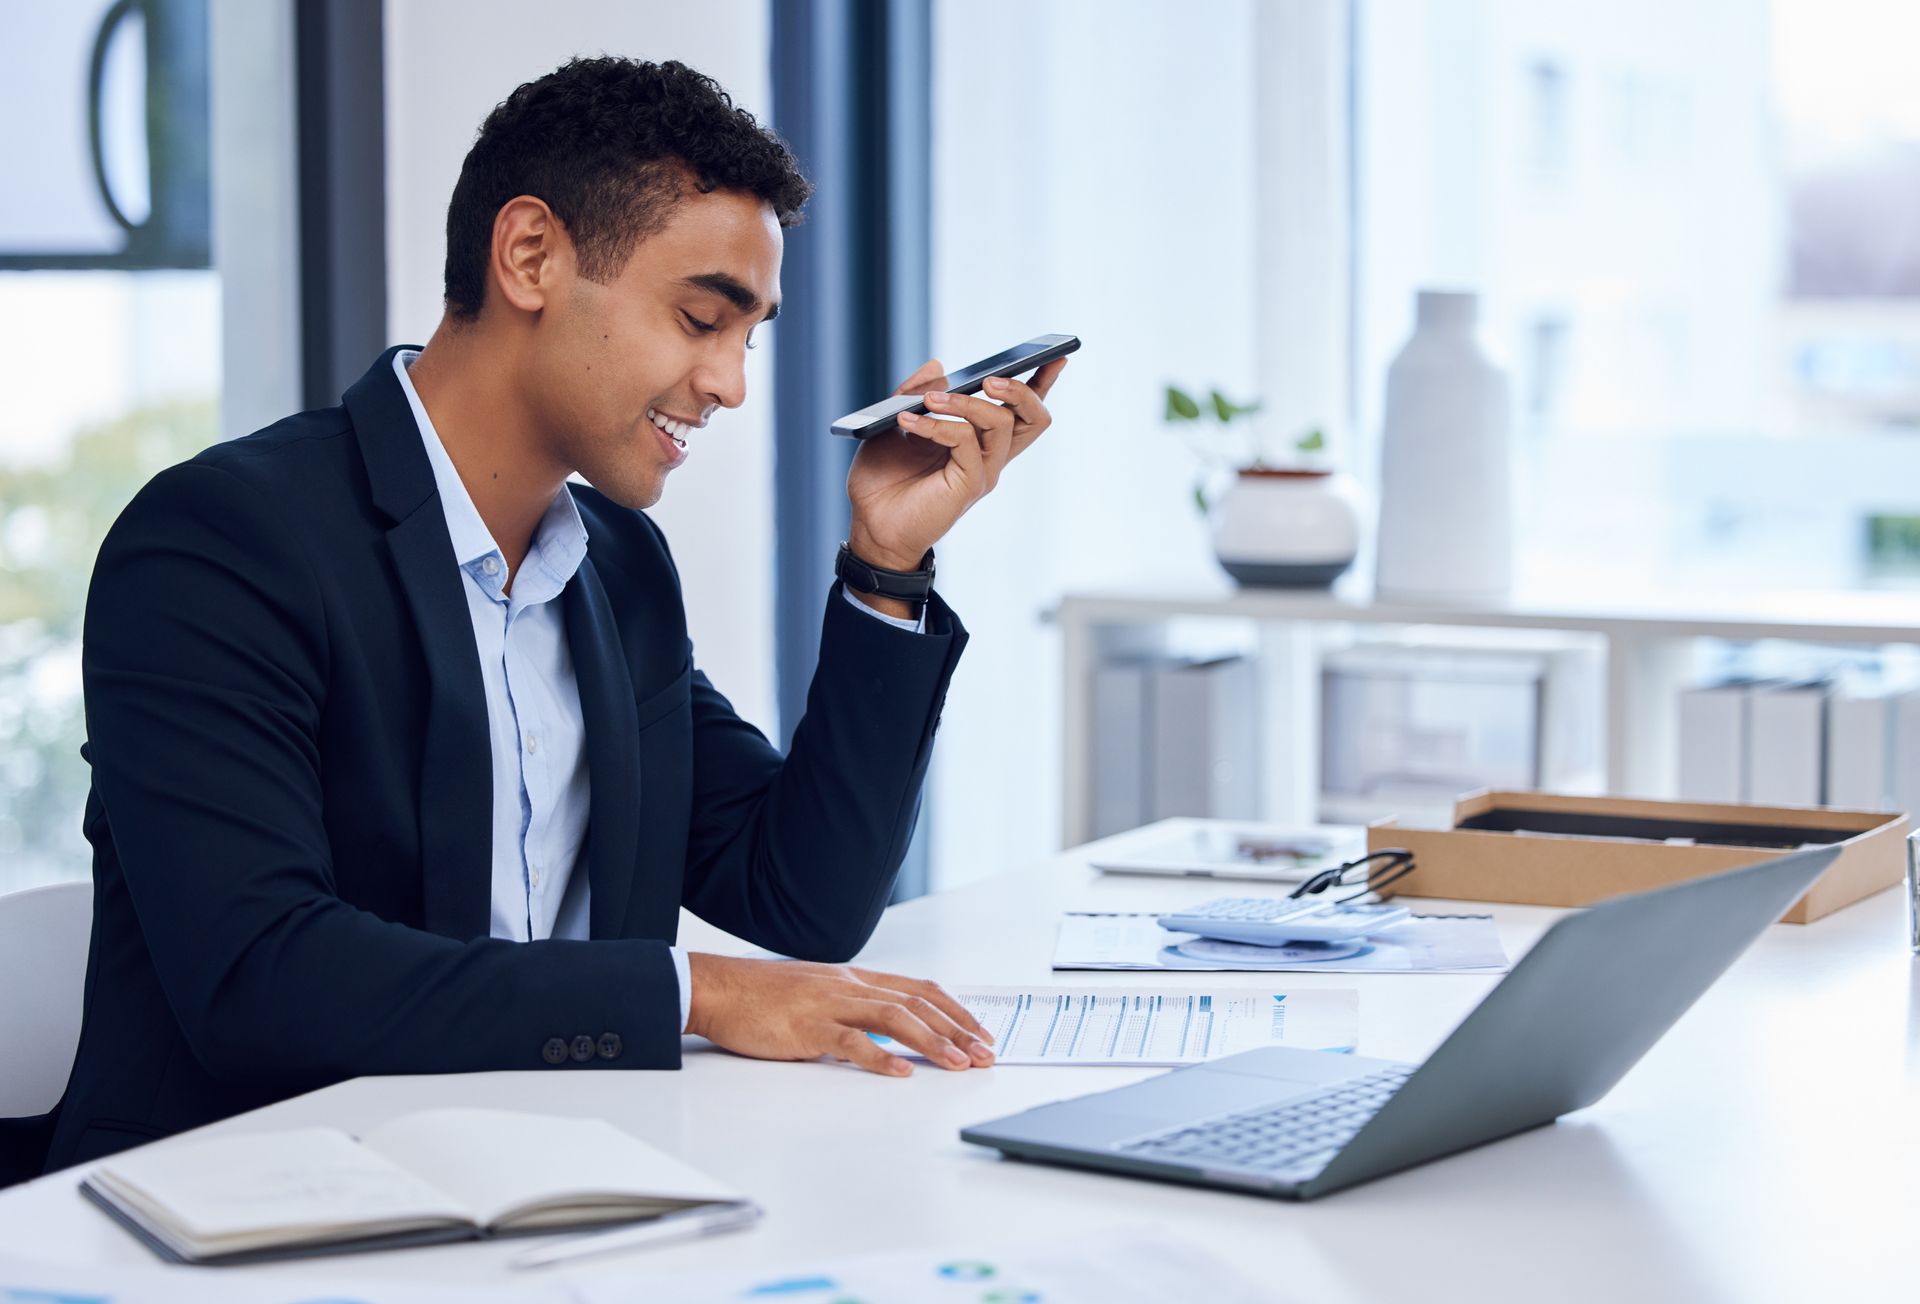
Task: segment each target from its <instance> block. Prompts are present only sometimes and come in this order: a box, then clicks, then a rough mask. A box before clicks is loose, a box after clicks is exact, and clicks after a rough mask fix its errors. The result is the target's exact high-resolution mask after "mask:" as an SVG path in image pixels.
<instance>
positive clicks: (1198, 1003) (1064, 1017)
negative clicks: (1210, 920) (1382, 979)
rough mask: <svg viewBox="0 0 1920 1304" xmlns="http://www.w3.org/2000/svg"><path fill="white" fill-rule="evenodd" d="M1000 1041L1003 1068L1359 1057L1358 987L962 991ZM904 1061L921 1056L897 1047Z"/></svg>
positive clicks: (893, 1045)
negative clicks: (1281, 1054)
mask: <svg viewBox="0 0 1920 1304" xmlns="http://www.w3.org/2000/svg"><path fill="white" fill-rule="evenodd" d="M954 999H955V1000H957V1001H959V1002H960V1003H961V1004H962V1005H964V1006H966V1007H967V1010H968V1012H969V1013H971V1014H972V1015H973V1017H974V1018H976V1019H978V1020H980V1022H981V1023H982V1024H984V1025H985V1026H986V1029H987V1031H988V1032H990V1033H992V1034H993V1049H994V1054H995V1056H996V1062H997V1063H1000V1064H1003V1065H1005V1064H1094V1065H1115V1064H1130V1065H1134V1066H1136V1067H1138V1066H1144V1065H1162V1066H1172V1065H1177V1064H1198V1063H1200V1062H1201V1061H1202V1060H1210V1059H1217V1058H1218V1057H1219V1056H1222V1055H1232V1054H1235V1053H1237V1052H1239V1051H1243V1050H1257V1049H1259V1048H1260V1047H1262V1046H1296V1047H1299V1048H1300V1049H1302V1050H1333V1051H1351V1050H1352V1049H1353V1047H1354V1044H1355V1042H1356V1041H1357V1040H1358V1038H1359V1032H1360V1016H1359V1008H1360V994H1359V993H1358V992H1356V991H1354V990H1353V989H1352V988H1339V989H1328V988H1309V989H1307V990H1305V991H1296V992H1275V991H1262V990H1258V989H1255V990H1249V991H1225V990H1215V989H1207V990H1175V989H1173V988H1167V987H1099V988H1095V987H1085V988H1071V987H971V988H963V989H961V990H959V991H956V992H955V993H954ZM876 1040H880V1041H881V1044H882V1045H884V1046H886V1047H887V1049H888V1050H891V1051H893V1052H894V1053H895V1054H899V1055H906V1056H913V1057H916V1058H917V1057H918V1056H917V1053H916V1052H915V1051H912V1050H909V1049H907V1048H906V1047H904V1046H901V1045H900V1044H899V1043H897V1042H894V1041H893V1040H891V1039H890V1038H889V1039H879V1038H876Z"/></svg>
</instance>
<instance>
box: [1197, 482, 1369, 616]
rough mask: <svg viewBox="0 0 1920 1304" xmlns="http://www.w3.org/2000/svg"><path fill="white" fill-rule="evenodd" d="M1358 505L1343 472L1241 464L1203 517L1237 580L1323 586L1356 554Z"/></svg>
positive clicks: (1217, 552) (1353, 484)
mask: <svg viewBox="0 0 1920 1304" xmlns="http://www.w3.org/2000/svg"><path fill="white" fill-rule="evenodd" d="M1361 502H1362V497H1361V491H1360V486H1359V483H1358V482H1357V481H1355V480H1354V478H1353V477H1352V476H1350V475H1345V474H1339V473H1335V472H1332V471H1277V470H1267V469H1265V468H1261V467H1252V468H1248V469H1246V470H1243V471H1241V472H1240V473H1239V474H1238V475H1237V476H1235V477H1234V482H1233V486H1232V487H1231V488H1230V489H1228V490H1227V492H1226V493H1225V494H1224V495H1223V496H1222V497H1221V499H1220V501H1219V502H1218V503H1216V504H1215V505H1214V508H1213V511H1212V513H1211V514H1210V516H1209V520H1208V524H1209V526H1210V528H1211V530H1212V533H1213V553H1214V556H1215V557H1217V558H1219V561H1220V565H1221V568H1222V569H1224V570H1225V571H1226V572H1227V574H1229V575H1231V576H1233V578H1234V579H1236V580H1238V581H1239V582H1240V583H1242V584H1249V585H1260V586H1268V587H1280V588H1296V589H1297V588H1325V587H1326V586H1327V585H1329V584H1331V583H1333V582H1334V580H1336V579H1338V578H1339V577H1340V575H1341V573H1342V572H1343V571H1345V570H1346V569H1347V567H1349V566H1351V565H1352V564H1353V559H1354V556H1355V554H1357V553H1358V552H1359V551H1360V535H1361V517H1362V514H1363V513H1362V510H1361Z"/></svg>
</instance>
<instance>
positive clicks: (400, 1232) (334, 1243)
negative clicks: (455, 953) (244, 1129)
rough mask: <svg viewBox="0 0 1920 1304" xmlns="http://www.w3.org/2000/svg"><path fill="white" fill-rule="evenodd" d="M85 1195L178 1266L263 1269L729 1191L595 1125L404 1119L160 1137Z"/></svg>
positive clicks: (600, 1220)
mask: <svg viewBox="0 0 1920 1304" xmlns="http://www.w3.org/2000/svg"><path fill="white" fill-rule="evenodd" d="M80 1190H81V1193H82V1194H83V1195H85V1196H86V1197H87V1198H88V1199H90V1200H92V1201H93V1202H94V1203H95V1204H97V1205H99V1206H100V1207H101V1208H102V1209H104V1210H106V1211H107V1213H108V1214H110V1215H112V1216H113V1217H114V1218H115V1219H116V1220H117V1221H119V1222H120V1223H121V1225H122V1226H124V1227H126V1228H127V1230H129V1231H131V1232H132V1233H133V1234H134V1235H135V1236H138V1237H139V1238H140V1239H141V1240H142V1241H145V1242H146V1244H147V1245H148V1247H149V1248H151V1249H152V1250H153V1251H154V1252H155V1253H156V1254H159V1255H160V1256H161V1257H162V1258H166V1259H171V1260H173V1261H174V1262H176V1263H209V1264H211V1263H257V1262H260V1261H262V1260H267V1259H282V1258H298V1257H302V1256H306V1255H312V1254H344V1253H351V1252H356V1251H360V1250H374V1249H386V1248H392V1247H399V1246H404V1245H427V1244H433V1243H436V1242H440V1241H458V1240H474V1239H478V1238H482V1237H490V1236H508V1235H515V1234H525V1233H531V1232H551V1231H560V1230H572V1229H576V1228H587V1227H600V1226H606V1225H608V1224H612V1223H626V1222H638V1221H643V1220H645V1219H649V1218H656V1217H659V1216H660V1215H662V1214H668V1213H674V1212H677V1211H679V1210H682V1209H688V1208H693V1207H695V1206H699V1205H713V1204H735V1205H745V1204H746V1203H747V1202H746V1201H745V1200H744V1199H743V1198H742V1197H741V1196H740V1195H739V1194H738V1193H737V1192H735V1191H732V1190H730V1189H728V1188H727V1187H725V1186H723V1185H722V1184H720V1183H719V1182H716V1181H714V1180H713V1179H712V1178H710V1177H706V1176H704V1175H703V1174H701V1173H697V1172H695V1171H694V1170H693V1169H691V1168H689V1167H687V1166H686V1165H685V1164H683V1163H681V1162H680V1161H679V1160H677V1159H672V1158H669V1157H668V1156H666V1155H663V1154H661V1153H660V1152H659V1151H657V1150H655V1149H654V1148H653V1147H652V1146H649V1145H647V1144H646V1143H645V1142H642V1141H640V1140H637V1139H636V1138H634V1137H633V1136H630V1135H629V1134H628V1133H626V1132H623V1131H621V1130H620V1129H619V1128H617V1127H614V1126H613V1125H612V1124H611V1123H607V1122H604V1121H602V1120H600V1119H597V1118H554V1117H550V1116H548V1115H544V1114H519V1113H511V1112H508V1111H505V1110H492V1109H435V1110H427V1111H424V1112H422V1113H417V1114H408V1115H405V1116H404V1117H401V1118H396V1119H394V1120H393V1121H392V1122H390V1123H386V1124H383V1125H381V1126H380V1127H377V1128H374V1129H373V1130H372V1131H370V1132H368V1133H367V1134H366V1135H365V1136H363V1137H360V1138H359V1139H358V1140H355V1139H354V1138H353V1137H351V1136H348V1135H347V1134H346V1133H345V1132H339V1131H335V1130H334V1129H332V1128H327V1127H304V1128H296V1129H292V1130H289V1131H284V1132H257V1133H252V1134H248V1135H243V1136H225V1137H220V1138H217V1139H215V1140H209V1141H187V1142H163V1143H161V1144H158V1145H153V1146H146V1147H143V1148H141V1149H138V1150H134V1151H130V1152H128V1153H126V1154H122V1155H115V1156H113V1157H111V1158H109V1159H106V1160H103V1161H102V1162H101V1163H100V1164H99V1165H98V1166H96V1167H95V1168H94V1169H93V1171H92V1172H91V1173H89V1174H88V1176H87V1178H86V1179H85V1180H84V1181H83V1182H82V1183H81V1184H80Z"/></svg>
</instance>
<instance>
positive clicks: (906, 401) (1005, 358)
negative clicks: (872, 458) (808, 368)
mask: <svg viewBox="0 0 1920 1304" xmlns="http://www.w3.org/2000/svg"><path fill="white" fill-rule="evenodd" d="M1079 347H1080V341H1079V339H1077V338H1076V337H1074V336H1072V335H1042V336H1039V337H1038V338H1036V339H1031V340H1028V341H1027V342H1026V343H1024V344H1016V345H1014V346H1013V347H1012V348H1010V349H1002V350H1001V351H1000V352H998V353H996V354H994V355H993V356H992V357H990V358H982V359H980V361H978V362H974V363H970V364H968V365H967V366H966V367H964V368H962V369H961V370H959V371H955V372H951V373H949V374H948V376H947V384H946V390H947V392H948V393H950V394H972V393H975V392H977V391H978V390H979V389H980V387H981V385H982V384H983V383H984V382H985V381H986V379H987V378H988V377H989V376H1013V375H1018V374H1019V373H1021V372H1023V371H1031V370H1033V369H1034V368H1037V367H1041V366H1044V365H1045V364H1047V363H1048V362H1051V361H1052V360H1053V359H1055V358H1063V357H1065V356H1066V355H1067V354H1069V353H1072V352H1073V351H1074V350H1076V349H1078V348H1079ZM923 398H924V395H923V394H899V395H896V396H894V397H892V398H886V399H882V400H880V402H878V403H874V404H870V405H869V406H867V407H864V408H861V409H860V410H859V411H858V412H853V413H849V414H848V415H846V416H844V417H841V418H840V419H839V420H838V421H836V422H834V423H833V433H834V434H836V435H848V436H850V437H852V438H854V439H870V438H872V437H873V436H874V435H878V434H882V433H884V432H886V431H889V430H897V429H899V417H900V415H901V414H902V413H904V412H925V411H926V405H925V403H924V401H923Z"/></svg>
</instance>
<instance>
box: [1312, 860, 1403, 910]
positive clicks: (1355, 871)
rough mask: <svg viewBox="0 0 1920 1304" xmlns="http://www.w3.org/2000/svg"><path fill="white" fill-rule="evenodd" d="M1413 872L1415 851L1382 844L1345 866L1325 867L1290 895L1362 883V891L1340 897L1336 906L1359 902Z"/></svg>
mask: <svg viewBox="0 0 1920 1304" xmlns="http://www.w3.org/2000/svg"><path fill="white" fill-rule="evenodd" d="M1411 873H1413V853H1412V852H1411V851H1408V850H1407V849H1406V848H1404V847H1382V848H1381V849H1380V850H1378V851H1373V852H1369V853H1368V854H1366V855H1364V856H1362V857H1360V858H1359V859H1358V860H1349V861H1348V862H1347V863H1346V864H1344V865H1334V866H1332V867H1331V868H1329V869H1323V870H1321V871H1320V872H1319V873H1318V874H1315V875H1314V876H1313V877H1312V878H1310V879H1308V880H1307V881H1306V882H1304V883H1302V884H1301V885H1300V886H1299V887H1297V888H1295V889H1293V891H1291V892H1289V893H1287V896H1288V897H1289V898H1293V897H1306V896H1317V895H1319V894H1320V893H1322V892H1328V891H1331V890H1332V889H1334V888H1337V887H1355V886H1359V887H1360V890H1359V891H1358V892H1353V893H1350V894H1349V895H1347V896H1343V897H1340V898H1338V899H1337V900H1336V901H1335V904H1336V905H1345V904H1346V903H1347V902H1349V901H1358V900H1359V899H1360V898H1361V897H1363V896H1368V895H1370V894H1372V893H1374V892H1378V891H1379V890H1380V889H1381V888H1383V887H1387V886H1389V885H1390V884H1393V883H1398V882H1399V881H1400V880H1401V879H1403V878H1405V877H1406V876H1407V875H1409V874H1411Z"/></svg>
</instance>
